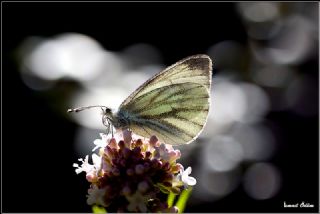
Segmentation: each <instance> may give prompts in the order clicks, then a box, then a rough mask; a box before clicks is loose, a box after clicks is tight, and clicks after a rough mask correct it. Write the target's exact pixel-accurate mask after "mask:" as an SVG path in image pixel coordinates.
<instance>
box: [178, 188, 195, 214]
mask: <svg viewBox="0 0 320 214" xmlns="http://www.w3.org/2000/svg"><path fill="white" fill-rule="evenodd" d="M191 192H192V187H189V188H188V189H185V190H183V191H182V193H181V195H180V197H179V199H178V201H177V203H176V206H177V207H178V209H179V213H183V211H184V209H185V208H186V205H187V201H188V199H189V197H190V195H191Z"/></svg>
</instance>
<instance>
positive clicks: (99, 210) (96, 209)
mask: <svg viewBox="0 0 320 214" xmlns="http://www.w3.org/2000/svg"><path fill="white" fill-rule="evenodd" d="M92 212H93V213H107V210H106V209H105V208H104V207H100V206H98V205H94V206H92Z"/></svg>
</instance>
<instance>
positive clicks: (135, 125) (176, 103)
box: [118, 55, 211, 145]
mask: <svg viewBox="0 0 320 214" xmlns="http://www.w3.org/2000/svg"><path fill="white" fill-rule="evenodd" d="M210 86H211V60H210V58H209V57H208V56H206V55H196V56H192V57H189V58H186V59H184V60H181V61H179V62H177V63H176V64H174V65H172V66H170V67H168V68H167V69H165V70H164V71H162V72H160V73H159V74H157V75H155V76H154V77H153V78H151V79H150V80H148V81H147V82H146V83H144V84H143V85H142V86H140V87H139V88H138V89H137V90H136V91H135V92H133V93H132V94H131V95H130V96H129V97H128V98H127V99H126V100H125V101H124V102H123V103H122V104H121V106H120V108H119V112H118V115H127V118H126V119H127V120H128V121H129V124H130V125H129V126H130V129H132V131H133V132H135V133H137V134H139V135H141V136H145V137H150V136H152V135H156V136H157V137H158V138H159V139H160V140H161V141H163V142H165V143H169V144H172V145H179V144H186V143H190V142H192V141H193V140H194V139H195V138H196V137H197V136H198V135H199V133H200V132H201V130H202V129H203V126H204V124H205V123H206V120H207V115H208V111H209V104H210ZM119 113H120V114H119Z"/></svg>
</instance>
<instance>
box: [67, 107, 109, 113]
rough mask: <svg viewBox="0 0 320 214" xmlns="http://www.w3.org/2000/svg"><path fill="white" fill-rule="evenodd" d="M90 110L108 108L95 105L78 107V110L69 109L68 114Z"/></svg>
mask: <svg viewBox="0 0 320 214" xmlns="http://www.w3.org/2000/svg"><path fill="white" fill-rule="evenodd" d="M90 108H106V109H107V108H108V107H107V106H101V105H95V106H85V107H79V108H69V109H68V111H67V112H68V113H71V112H80V111H83V110H86V109H90Z"/></svg>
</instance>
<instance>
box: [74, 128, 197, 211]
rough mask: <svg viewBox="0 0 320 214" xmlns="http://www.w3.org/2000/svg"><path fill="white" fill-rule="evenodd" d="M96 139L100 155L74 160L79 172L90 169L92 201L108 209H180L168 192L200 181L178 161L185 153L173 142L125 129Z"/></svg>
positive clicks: (87, 172) (90, 197)
mask: <svg viewBox="0 0 320 214" xmlns="http://www.w3.org/2000/svg"><path fill="white" fill-rule="evenodd" d="M100 135H101V138H102V139H97V140H95V141H94V144H95V145H96V147H95V148H94V150H95V149H98V148H99V155H97V154H93V155H92V161H93V164H89V162H88V159H89V158H88V156H87V157H86V158H85V160H83V159H79V160H80V161H82V164H81V166H79V165H78V164H74V167H76V168H77V169H76V172H77V173H80V172H82V171H84V172H86V178H87V180H88V181H89V182H90V183H91V186H90V189H89V190H88V193H89V195H88V200H87V202H88V204H89V205H94V204H96V205H101V206H104V207H106V208H107V211H108V212H177V211H178V210H177V208H176V207H168V205H167V202H166V195H167V194H168V193H170V192H172V193H175V194H179V193H180V192H181V191H182V190H183V189H185V188H187V187H188V186H193V185H195V184H196V180H195V179H194V178H193V177H189V174H190V173H191V168H190V167H188V168H187V169H186V170H184V168H183V166H182V165H181V164H179V163H177V160H178V159H179V158H180V156H181V154H180V151H179V150H175V149H174V148H173V147H172V146H171V145H167V144H164V143H161V142H159V141H158V139H157V138H156V137H155V136H152V137H151V138H150V139H144V138H143V137H140V136H137V135H135V134H132V132H130V131H127V130H125V131H123V133H118V134H116V135H115V136H114V137H110V136H109V137H108V136H106V135H104V134H100Z"/></svg>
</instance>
